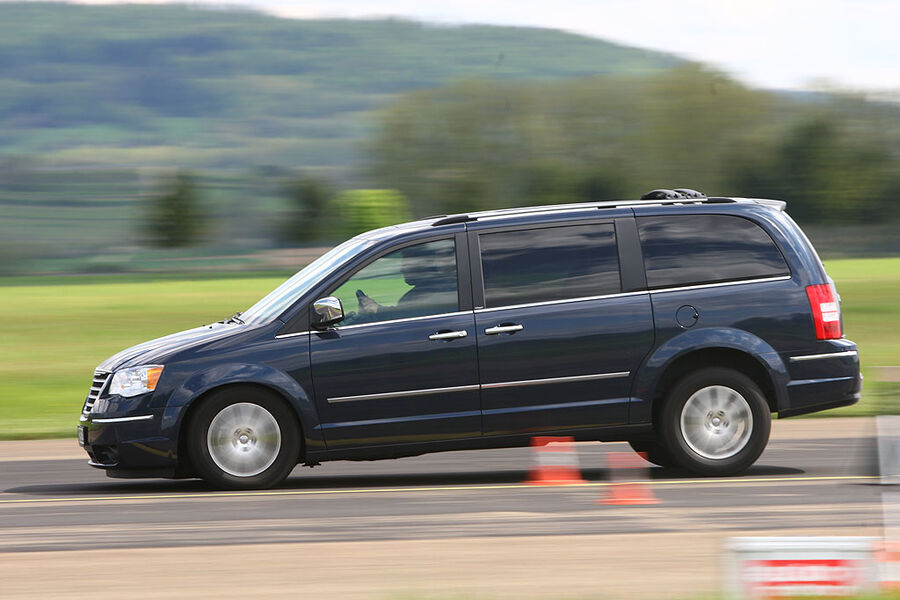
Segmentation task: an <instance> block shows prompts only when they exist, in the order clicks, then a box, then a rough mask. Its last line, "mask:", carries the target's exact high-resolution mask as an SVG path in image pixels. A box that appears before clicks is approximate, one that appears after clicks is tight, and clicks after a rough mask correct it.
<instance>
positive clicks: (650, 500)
mask: <svg viewBox="0 0 900 600" xmlns="http://www.w3.org/2000/svg"><path fill="white" fill-rule="evenodd" d="M642 459H643V460H642ZM645 460H647V453H646V452H636V453H635V452H607V453H606V462H607V465H608V466H609V478H610V486H609V489H610V493H609V495H607V496H606V497H605V498H601V499H600V500H597V504H615V505H619V506H622V505H636V504H659V498H657V497H656V496H654V495H653V491H652V490H651V489H650V486H649V485H647V484H646V483H645V482H644V481H643V480H644V479H646V476H647V467H646V463H645V462H644V461H645ZM626 469H627V470H628V473H634V474H637V478H635V479H633V480H631V481H618V480H619V479H620V478H622V476H623V471H624V470H626ZM624 475H625V476H626V477H627V474H624Z"/></svg>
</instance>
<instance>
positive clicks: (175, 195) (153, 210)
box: [147, 173, 206, 248]
mask: <svg viewBox="0 0 900 600" xmlns="http://www.w3.org/2000/svg"><path fill="white" fill-rule="evenodd" d="M147 220H148V229H149V231H150V236H151V238H150V241H151V243H152V244H153V245H154V246H158V247H160V248H180V247H183V246H190V245H192V244H196V243H197V242H198V241H200V233H201V231H202V230H203V225H204V222H205V220H206V218H205V216H204V214H203V212H202V211H201V209H200V204H199V201H198V198H197V190H196V184H195V183H194V179H193V177H191V176H190V175H188V174H187V173H178V175H176V176H175V180H174V182H173V183H172V185H171V186H170V188H169V190H168V191H166V192H165V193H163V194H161V195H159V196H155V197H153V198H151V199H150V206H149V210H148V219H147Z"/></svg>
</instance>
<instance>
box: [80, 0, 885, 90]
mask: <svg viewBox="0 0 900 600" xmlns="http://www.w3.org/2000/svg"><path fill="white" fill-rule="evenodd" d="M82 1H84V2H90V3H118V2H120V0H82ZM143 1H145V2H147V1H148V0H143ZM149 1H152V2H165V1H167V0H149ZM191 3H192V4H211V5H215V4H219V5H221V4H223V2H222V0H193V2H191ZM229 3H233V4H242V5H246V6H252V7H255V8H258V9H261V10H264V11H266V12H270V13H273V14H276V15H279V16H286V17H292V18H319V17H384V16H399V17H406V18H412V19H416V20H422V21H431V22H438V23H446V24H453V23H488V24H496V25H523V26H534V27H548V28H553V29H562V30H566V31H571V32H576V33H581V34H585V35H590V36H594V37H599V38H602V39H606V40H610V41H614V42H619V43H622V44H626V45H630V46H639V47H644V48H651V49H654V50H663V51H667V52H672V53H674V54H678V55H680V56H683V57H686V58H691V59H695V60H700V61H703V62H706V63H709V64H712V65H714V66H716V67H718V68H720V69H722V70H724V71H726V72H728V73H730V74H731V75H733V76H735V77H737V78H738V79H740V80H742V81H744V82H746V83H749V84H751V85H756V86H762V87H768V88H779V89H822V88H835V87H836V88H845V89H854V90H869V91H873V90H874V91H882V90H884V91H897V90H900V34H898V30H897V24H898V22H900V0H855V1H851V0H593V1H592V0H543V1H537V0H449V1H443V2H433V1H432V2H429V0H378V1H367V0H310V1H304V0H239V1H238V2H229Z"/></svg>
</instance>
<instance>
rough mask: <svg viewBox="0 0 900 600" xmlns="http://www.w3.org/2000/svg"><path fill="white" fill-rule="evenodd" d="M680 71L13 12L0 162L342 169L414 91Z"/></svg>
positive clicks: (133, 8) (176, 16)
mask: <svg viewBox="0 0 900 600" xmlns="http://www.w3.org/2000/svg"><path fill="white" fill-rule="evenodd" d="M681 62H682V61H680V60H679V59H677V58H675V57H672V56H667V55H664V54H659V53H654V52H649V51H644V50H639V49H634V48H628V47H623V46H619V45H615V44H611V43H607V42H604V41H602V40H597V39H592V38H587V37H582V36H578V35H573V34H568V33H563V32H559V31H552V30H542V29H528V28H515V27H493V26H453V27H450V26H430V25H424V24H420V23H415V22H409V21H400V20H289V19H280V18H275V17H271V16H267V15H264V14H260V13H256V12H250V11H243V10H234V9H232V10H212V9H199V8H188V7H184V6H149V5H127V6H97V7H91V6H75V5H67V4H48V3H0V122H2V123H3V127H2V128H0V158H2V157H10V156H23V155H25V156H37V157H40V158H42V159H50V160H53V161H54V162H61V163H64V164H65V163H68V164H97V163H101V164H116V165H123V164H131V165H148V164H153V165H174V164H178V165H192V166H199V167H245V166H253V165H277V166H290V167H294V166H307V167H308V166H319V167H342V166H347V165H348V164H352V163H353V162H354V159H355V152H356V150H357V145H358V144H357V143H358V141H359V140H360V139H361V138H362V137H363V136H364V135H365V133H366V130H367V126H368V119H367V116H368V115H369V113H370V112H371V111H373V110H374V109H376V108H378V107H379V106H381V105H383V104H384V103H385V102H387V101H388V100H390V99H391V98H393V97H394V96H395V95H396V94H398V93H401V92H405V91H409V90H413V89H421V88H428V87H433V86H436V85H440V84H444V83H447V82H449V81H452V80H457V79H466V78H473V77H479V78H487V79H494V80H497V79H499V80H548V79H560V78H569V77H579V76H587V75H597V74H648V73H653V72H658V71H660V70H664V69H667V68H669V67H672V66H675V65H677V64H680V63H681Z"/></svg>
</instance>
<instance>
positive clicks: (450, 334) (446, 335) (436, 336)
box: [428, 329, 469, 340]
mask: <svg viewBox="0 0 900 600" xmlns="http://www.w3.org/2000/svg"><path fill="white" fill-rule="evenodd" d="M467 335H469V332H468V331H466V330H465V329H462V330H460V331H440V332H438V333H432V334H431V335H429V336H428V339H429V340H456V339H459V338H464V337H466V336H467Z"/></svg>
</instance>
